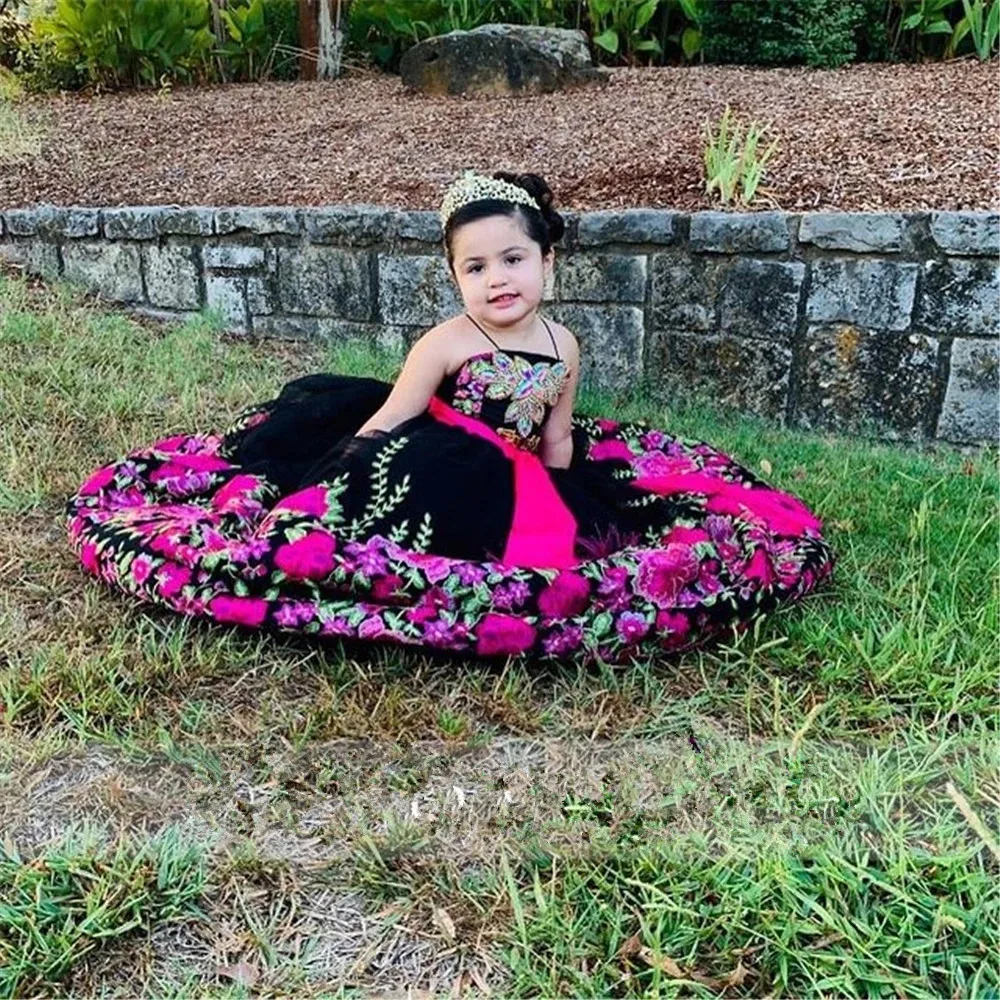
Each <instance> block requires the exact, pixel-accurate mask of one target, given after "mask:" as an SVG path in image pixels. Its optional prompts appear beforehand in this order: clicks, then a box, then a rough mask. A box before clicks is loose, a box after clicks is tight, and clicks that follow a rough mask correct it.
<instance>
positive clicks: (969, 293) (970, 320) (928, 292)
mask: <svg viewBox="0 0 1000 1000" xmlns="http://www.w3.org/2000/svg"><path fill="white" fill-rule="evenodd" d="M913 321H914V323H915V324H917V325H919V326H920V327H921V329H926V330H927V332H928V333H931V334H934V335H949V334H950V335H953V336H956V337H996V336H1000V271H998V270H997V265H996V263H994V262H993V261H990V260H954V259H949V260H943V261H941V260H928V261H925V263H924V280H923V286H922V289H921V295H920V298H919V300H918V302H917V308H916V309H915V310H914V315H913Z"/></svg>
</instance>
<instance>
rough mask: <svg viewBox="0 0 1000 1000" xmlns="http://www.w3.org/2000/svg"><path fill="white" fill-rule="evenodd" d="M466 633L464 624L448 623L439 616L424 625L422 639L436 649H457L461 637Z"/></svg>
mask: <svg viewBox="0 0 1000 1000" xmlns="http://www.w3.org/2000/svg"><path fill="white" fill-rule="evenodd" d="M467 633H468V630H467V629H466V627H465V626H464V625H449V624H448V623H447V622H445V621H441V619H440V618H438V619H435V620H434V621H429V622H427V623H426V625H425V626H424V635H423V638H424V641H425V642H426V643H428V644H429V645H431V646H435V647H437V648H438V649H457V648H459V647H460V646H461V641H460V640H461V639H462V638H464V637H465V636H466V635H467Z"/></svg>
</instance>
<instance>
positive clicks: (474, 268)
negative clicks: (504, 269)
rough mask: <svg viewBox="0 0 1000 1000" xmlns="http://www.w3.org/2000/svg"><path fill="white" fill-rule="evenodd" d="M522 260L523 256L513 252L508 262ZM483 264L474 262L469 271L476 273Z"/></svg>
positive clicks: (515, 262)
mask: <svg viewBox="0 0 1000 1000" xmlns="http://www.w3.org/2000/svg"><path fill="white" fill-rule="evenodd" d="M520 260H521V258H520V257H519V256H518V255H517V254H512V255H511V256H510V257H508V258H507V263H508V264H517V263H518V262H519V261H520ZM482 266H483V265H482V264H472V265H470V267H469V270H468V273H469V274H476V273H477V272H478V271H479V270H480V269H481V268H482Z"/></svg>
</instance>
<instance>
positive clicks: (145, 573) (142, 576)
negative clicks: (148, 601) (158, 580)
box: [131, 556, 153, 587]
mask: <svg viewBox="0 0 1000 1000" xmlns="http://www.w3.org/2000/svg"><path fill="white" fill-rule="evenodd" d="M131 569H132V579H133V580H135V582H136V583H137V584H138V585H139V586H140V587H141V586H142V585H143V584H144V583H145V582H146V581H147V580H148V579H149V574H150V573H152V572H153V564H152V563H151V562H150V561H149V559H147V558H146V556H136V557H135V559H133V560H132V567H131Z"/></svg>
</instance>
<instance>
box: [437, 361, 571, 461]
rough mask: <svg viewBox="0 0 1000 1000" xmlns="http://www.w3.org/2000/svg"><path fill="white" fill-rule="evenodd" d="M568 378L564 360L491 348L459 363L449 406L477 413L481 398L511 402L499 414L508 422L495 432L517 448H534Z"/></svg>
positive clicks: (480, 410)
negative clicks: (544, 359)
mask: <svg viewBox="0 0 1000 1000" xmlns="http://www.w3.org/2000/svg"><path fill="white" fill-rule="evenodd" d="M568 381H569V368H568V366H567V365H566V362H564V361H534V362H533V361H529V360H528V359H527V358H523V357H521V356H520V355H517V354H507V353H506V352H504V351H493V352H491V353H489V354H480V355H477V356H475V357H472V358H469V359H468V361H466V363H465V364H464V365H463V366H462V369H461V371H460V372H459V374H458V376H457V378H456V380H455V392H454V395H453V398H452V400H451V405H452V406H453V407H454V408H455V409H456V410H458V411H459V412H460V413H464V414H466V415H467V416H470V417H480V418H481V417H482V415H483V400H485V399H489V400H499V401H509V402H508V406H507V408H506V410H505V412H504V415H503V422H504V424H506V425H507V426H506V427H499V428H497V432H498V433H499V434H501V436H503V437H505V438H506V439H507V440H508V441H510V442H511V443H512V444H514V445H516V446H517V447H519V448H526V449H528V450H529V451H537V450H538V445H539V443H540V439H539V431H540V430H541V428H542V425H543V424H544V423H545V420H546V418H547V417H548V411H549V408H550V407H552V406H555V404H556V403H557V402H558V401H559V397H560V396H561V395H562V393H563V391H564V390H565V388H566V384H567V382H568Z"/></svg>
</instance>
